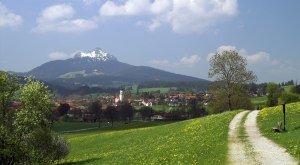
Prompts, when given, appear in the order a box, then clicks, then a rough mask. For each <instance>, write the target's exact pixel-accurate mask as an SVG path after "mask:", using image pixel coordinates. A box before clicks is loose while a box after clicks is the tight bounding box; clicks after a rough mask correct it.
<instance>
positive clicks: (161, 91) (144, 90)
mask: <svg viewBox="0 0 300 165" xmlns="http://www.w3.org/2000/svg"><path fill="white" fill-rule="evenodd" d="M137 87H138V86H137V85H133V86H132V90H131V93H134V94H136V93H137ZM170 90H176V88H175V87H160V88H140V89H139V93H143V92H156V91H160V93H168V92H170Z"/></svg>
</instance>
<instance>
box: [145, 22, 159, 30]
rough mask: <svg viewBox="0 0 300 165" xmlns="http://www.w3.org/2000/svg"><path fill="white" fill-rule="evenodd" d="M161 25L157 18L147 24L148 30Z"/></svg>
mask: <svg viewBox="0 0 300 165" xmlns="http://www.w3.org/2000/svg"><path fill="white" fill-rule="evenodd" d="M160 26H161V22H160V21H158V20H152V22H151V23H150V24H149V25H148V29H149V30H150V31H154V30H155V29H157V28H159V27H160Z"/></svg>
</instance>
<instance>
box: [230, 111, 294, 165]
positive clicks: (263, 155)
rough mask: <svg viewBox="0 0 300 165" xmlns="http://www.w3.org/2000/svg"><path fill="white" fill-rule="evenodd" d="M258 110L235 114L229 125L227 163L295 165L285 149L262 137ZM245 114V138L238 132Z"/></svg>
mask: <svg viewBox="0 0 300 165" xmlns="http://www.w3.org/2000/svg"><path fill="white" fill-rule="evenodd" d="M258 113H259V111H258V110H255V111H251V112H250V113H249V114H247V111H243V112H240V113H239V114H237V115H236V116H235V117H234V118H233V120H232V121H231V123H230V125H229V132H228V141H229V146H228V147H229V154H228V163H229V164H239V165H240V164H262V165H297V164H298V163H297V161H296V160H295V159H294V158H293V157H292V156H290V155H289V154H288V153H287V152H286V149H284V148H282V147H280V146H278V145H277V144H276V143H274V142H272V141H271V140H269V139H267V138H265V137H263V136H262V135H261V133H260V132H259V129H258V127H257V122H256V119H257V116H258ZM244 115H247V118H246V121H245V123H244V127H245V133H246V135H245V136H246V137H244V138H246V140H245V139H244V140H243V139H242V137H241V136H240V134H239V128H240V125H241V124H242V123H241V120H242V118H243V116H244Z"/></svg>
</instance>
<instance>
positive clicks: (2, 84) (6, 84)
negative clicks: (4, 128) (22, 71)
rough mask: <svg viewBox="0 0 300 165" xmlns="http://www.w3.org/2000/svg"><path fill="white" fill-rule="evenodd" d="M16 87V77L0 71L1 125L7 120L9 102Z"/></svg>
mask: <svg viewBox="0 0 300 165" xmlns="http://www.w3.org/2000/svg"><path fill="white" fill-rule="evenodd" d="M18 89H19V84H18V83H17V78H16V77H14V76H12V75H8V74H7V73H5V72H2V71H0V115H1V116H0V123H1V124H3V125H4V124H5V123H7V122H8V121H7V120H8V119H7V116H6V115H7V113H8V110H9V104H10V102H11V101H12V98H13V96H14V95H15V92H16V91H17V90H18Z"/></svg>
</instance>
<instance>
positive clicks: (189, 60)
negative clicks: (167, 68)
mask: <svg viewBox="0 0 300 165" xmlns="http://www.w3.org/2000/svg"><path fill="white" fill-rule="evenodd" d="M200 60H201V57H200V56H199V55H191V56H185V57H182V58H181V59H180V63H183V64H188V65H192V64H195V63H197V62H199V61H200Z"/></svg>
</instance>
